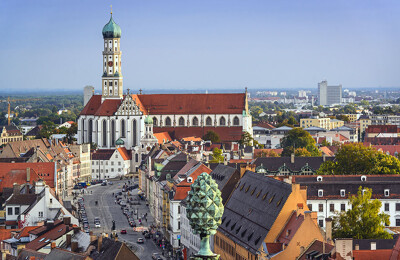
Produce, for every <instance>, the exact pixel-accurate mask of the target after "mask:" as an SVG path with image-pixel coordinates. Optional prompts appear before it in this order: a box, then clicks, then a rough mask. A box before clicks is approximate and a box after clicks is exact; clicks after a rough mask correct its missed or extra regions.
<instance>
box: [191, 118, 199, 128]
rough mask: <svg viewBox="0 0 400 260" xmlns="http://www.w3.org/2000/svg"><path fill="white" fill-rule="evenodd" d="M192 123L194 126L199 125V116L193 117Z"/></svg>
mask: <svg viewBox="0 0 400 260" xmlns="http://www.w3.org/2000/svg"><path fill="white" fill-rule="evenodd" d="M192 125H194V126H198V125H199V119H197V117H194V118H193V120H192Z"/></svg>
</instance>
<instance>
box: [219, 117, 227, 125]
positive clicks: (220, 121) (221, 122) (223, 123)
mask: <svg viewBox="0 0 400 260" xmlns="http://www.w3.org/2000/svg"><path fill="white" fill-rule="evenodd" d="M225 123H226V122H225V117H221V118H220V119H219V125H225Z"/></svg>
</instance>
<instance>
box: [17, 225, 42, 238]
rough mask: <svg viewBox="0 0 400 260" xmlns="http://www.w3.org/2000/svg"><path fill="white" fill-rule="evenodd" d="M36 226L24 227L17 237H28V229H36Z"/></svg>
mask: <svg viewBox="0 0 400 260" xmlns="http://www.w3.org/2000/svg"><path fill="white" fill-rule="evenodd" d="M37 227H38V226H30V227H24V228H23V229H22V230H21V232H19V233H18V235H17V238H21V237H29V231H31V230H34V229H36V228H37Z"/></svg>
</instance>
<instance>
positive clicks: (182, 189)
mask: <svg viewBox="0 0 400 260" xmlns="http://www.w3.org/2000/svg"><path fill="white" fill-rule="evenodd" d="M189 191H190V186H178V187H176V191H175V196H174V200H184V199H185V198H186V197H187V195H188V192H189Z"/></svg>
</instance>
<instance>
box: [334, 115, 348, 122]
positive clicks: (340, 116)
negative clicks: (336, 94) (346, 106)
mask: <svg viewBox="0 0 400 260" xmlns="http://www.w3.org/2000/svg"><path fill="white" fill-rule="evenodd" d="M336 119H338V120H342V121H345V122H350V118H349V117H348V116H346V115H337V116H336Z"/></svg>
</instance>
